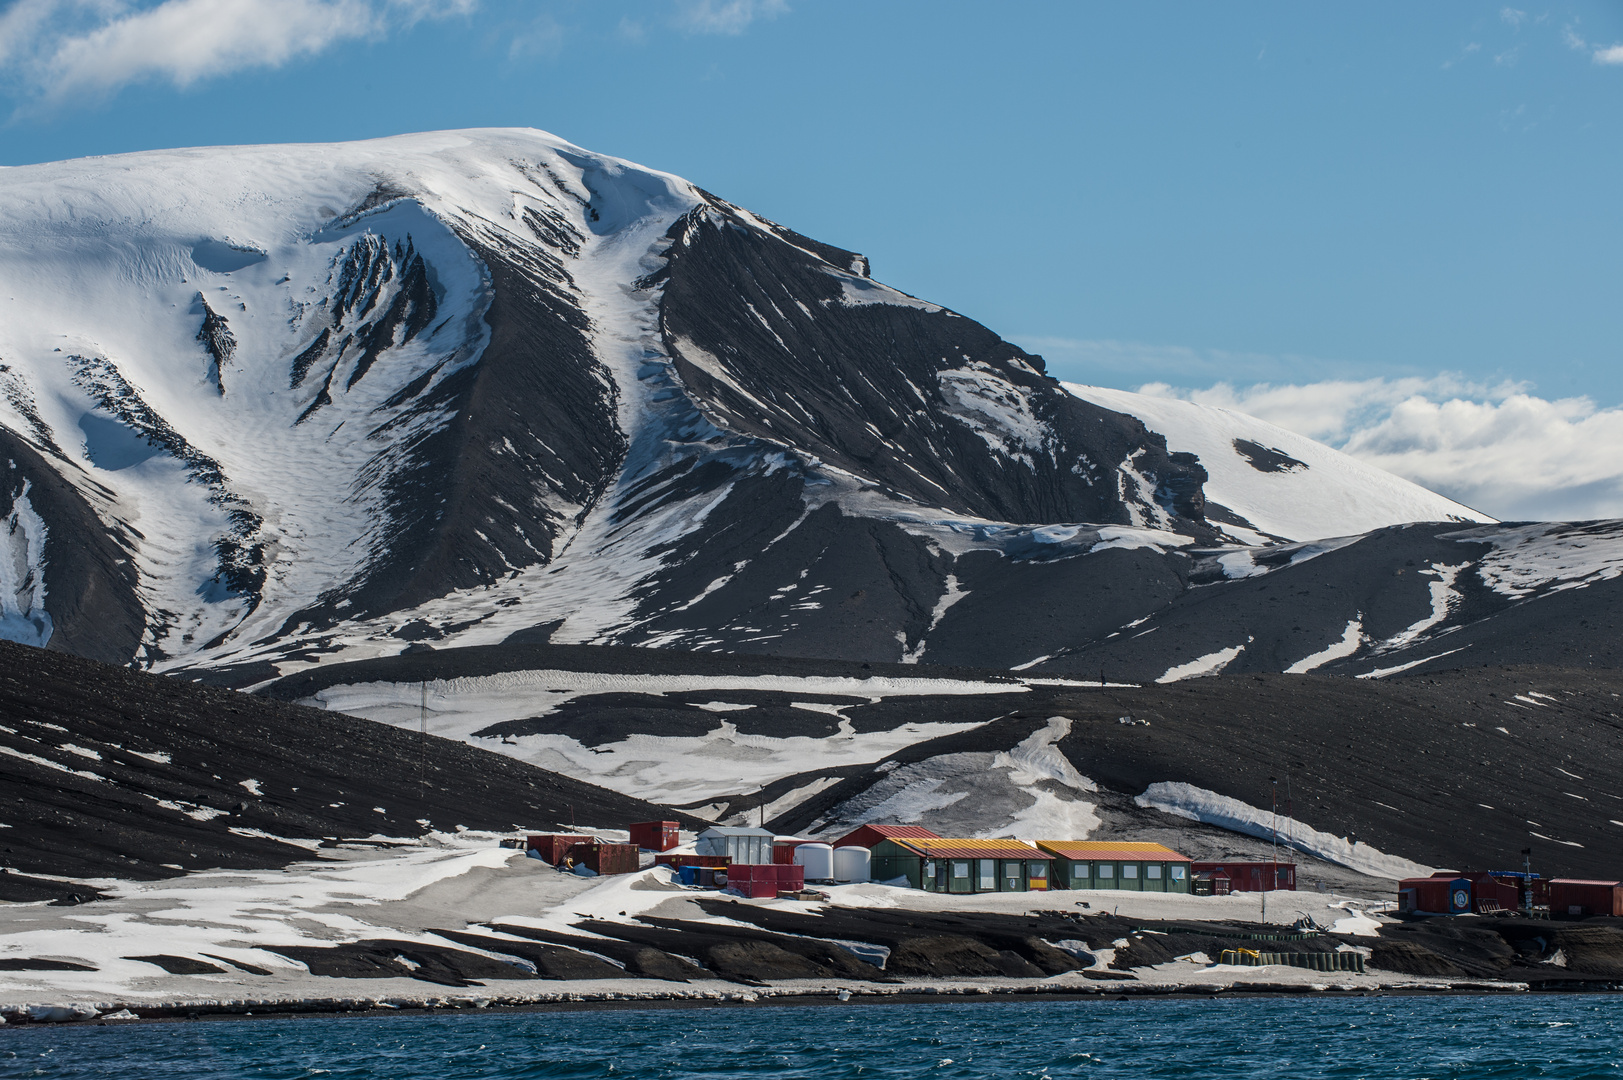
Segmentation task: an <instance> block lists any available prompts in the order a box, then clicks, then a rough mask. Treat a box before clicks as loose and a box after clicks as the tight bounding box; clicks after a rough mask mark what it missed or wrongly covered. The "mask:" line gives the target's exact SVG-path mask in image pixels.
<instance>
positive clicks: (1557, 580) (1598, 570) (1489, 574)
mask: <svg viewBox="0 0 1623 1080" xmlns="http://www.w3.org/2000/svg"><path fill="white" fill-rule="evenodd" d="M1445 538H1446V539H1450V540H1458V541H1460V542H1461V543H1477V544H1480V543H1488V544H1491V545H1492V548H1493V549H1492V550H1491V551H1490V552H1489V553H1488V554H1487V555H1485V556H1484V557H1483V558H1482V560H1481V561H1480V562H1479V563H1478V566H1477V573H1478V575H1479V576H1480V577H1481V578H1482V580H1483V582H1484V583H1485V584H1486V585H1487V586H1488V587H1489V588H1490V589H1492V590H1493V591H1494V592H1497V593H1499V594H1501V595H1503V596H1509V597H1514V598H1517V599H1520V598H1521V597H1524V596H1530V595H1532V594H1533V593H1535V592H1539V591H1541V590H1544V589H1550V590H1551V591H1560V590H1563V589H1581V588H1583V587H1584V586H1586V585H1590V584H1593V583H1594V582H1597V581H1610V580H1612V579H1613V578H1616V577H1618V576H1619V575H1620V574H1623V521H1594V522H1581V523H1577V524H1571V523H1565V522H1541V523H1538V524H1534V525H1523V526H1521V527H1519V528H1513V529H1469V530H1464V531H1461V532H1455V533H1446V534H1445Z"/></svg>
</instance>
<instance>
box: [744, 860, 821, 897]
mask: <svg viewBox="0 0 1623 1080" xmlns="http://www.w3.org/2000/svg"><path fill="white" fill-rule="evenodd" d="M805 887H806V868H805V867H803V866H794V865H781V864H779V863H735V864H734V865H732V866H730V867H728V868H727V888H728V889H729V890H730V891H733V892H736V893H738V894H739V895H740V896H747V897H750V898H752V899H762V898H767V899H770V898H772V897H775V896H777V895H778V893H779V892H799V891H800V890H801V889H804V888H805Z"/></svg>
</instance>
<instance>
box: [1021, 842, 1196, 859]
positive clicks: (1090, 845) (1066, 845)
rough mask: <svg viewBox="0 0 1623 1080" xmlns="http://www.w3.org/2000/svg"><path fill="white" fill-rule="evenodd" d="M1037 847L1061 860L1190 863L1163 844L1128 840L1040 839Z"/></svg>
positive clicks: (1185, 857)
mask: <svg viewBox="0 0 1623 1080" xmlns="http://www.w3.org/2000/svg"><path fill="white" fill-rule="evenodd" d="M1037 846H1038V847H1040V848H1042V849H1043V850H1044V851H1046V852H1050V853H1052V854H1053V855H1055V856H1057V857H1058V858H1061V859H1104V860H1106V861H1109V862H1189V861H1190V860H1189V856H1187V855H1179V854H1178V853H1177V852H1176V851H1173V850H1172V849H1171V848H1169V847H1166V846H1165V845H1163V844H1151V843H1145V842H1140V841H1127V840H1039V841H1037Z"/></svg>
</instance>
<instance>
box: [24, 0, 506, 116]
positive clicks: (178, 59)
mask: <svg viewBox="0 0 1623 1080" xmlns="http://www.w3.org/2000/svg"><path fill="white" fill-rule="evenodd" d="M477 2H478V0H161V2H159V3H155V4H147V5H135V4H132V3H128V2H124V0H18V2H17V3H15V4H13V5H12V6H11V7H10V8H8V9H7V10H6V12H5V14H4V15H3V16H0V62H4V63H6V65H7V69H8V71H7V74H8V75H9V76H10V77H11V79H12V81H13V82H15V83H20V84H21V86H22V89H23V90H24V92H25V93H28V94H30V95H32V96H37V97H39V98H41V99H43V100H44V101H46V102H48V103H60V102H63V101H66V100H68V99H72V98H80V97H99V96H104V95H106V94H110V93H113V92H115V91H117V90H118V89H120V88H122V87H124V86H127V85H130V84H132V83H138V82H146V81H160V82H169V83H172V84H173V85H175V86H178V87H187V86H191V85H193V84H194V83H196V82H199V81H200V80H204V79H209V78H213V77H216V76H219V75H225V74H229V73H231V72H235V71H241V70H246V69H251V68H267V67H269V68H275V67H280V66H282V65H283V64H286V63H288V62H290V61H293V60H298V59H302V58H305V57H309V56H314V55H316V54H318V53H320V52H323V51H325V50H326V49H328V48H330V47H332V46H333V45H336V44H339V43H341V42H344V41H349V40H354V39H357V38H369V37H378V36H382V35H383V34H385V33H387V32H388V31H390V30H391V29H396V28H401V27H406V26H411V25H413V24H415V23H417V22H420V21H422V20H423V19H433V18H443V17H446V16H450V15H460V14H466V13H468V12H470V11H471V10H473V8H474V7H475V6H476V4H477Z"/></svg>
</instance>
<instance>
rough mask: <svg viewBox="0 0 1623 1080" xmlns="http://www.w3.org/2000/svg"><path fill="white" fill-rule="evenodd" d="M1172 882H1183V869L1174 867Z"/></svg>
mask: <svg viewBox="0 0 1623 1080" xmlns="http://www.w3.org/2000/svg"><path fill="white" fill-rule="evenodd" d="M1172 880H1173V881H1182V880H1183V867H1181V866H1174V867H1173V868H1172Z"/></svg>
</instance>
